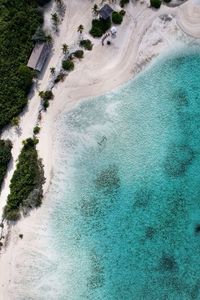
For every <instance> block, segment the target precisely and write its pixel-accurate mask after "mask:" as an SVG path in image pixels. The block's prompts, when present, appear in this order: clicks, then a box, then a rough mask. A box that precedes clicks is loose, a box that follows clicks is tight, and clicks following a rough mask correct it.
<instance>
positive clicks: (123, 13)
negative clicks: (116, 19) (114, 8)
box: [119, 9, 126, 17]
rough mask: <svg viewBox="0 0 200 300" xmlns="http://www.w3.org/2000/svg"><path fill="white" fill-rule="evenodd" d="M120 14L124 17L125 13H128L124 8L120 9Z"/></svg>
mask: <svg viewBox="0 0 200 300" xmlns="http://www.w3.org/2000/svg"><path fill="white" fill-rule="evenodd" d="M119 13H120V15H122V16H123V17H124V16H125V14H126V11H125V10H124V9H122V10H120V12H119Z"/></svg>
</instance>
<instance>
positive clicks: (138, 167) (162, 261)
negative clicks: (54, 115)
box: [35, 49, 200, 300]
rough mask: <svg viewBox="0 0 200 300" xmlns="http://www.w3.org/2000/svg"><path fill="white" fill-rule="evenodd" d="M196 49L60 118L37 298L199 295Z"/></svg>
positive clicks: (199, 86) (199, 79)
mask: <svg viewBox="0 0 200 300" xmlns="http://www.w3.org/2000/svg"><path fill="white" fill-rule="evenodd" d="M198 51H199V49H198ZM198 51H195V50H194V51H190V53H189V52H188V51H184V52H181V53H179V54H177V55H175V56H173V57H172V56H171V57H170V58H169V57H163V58H162V59H159V61H158V62H157V63H154V64H153V65H152V66H151V67H150V68H148V69H147V70H146V71H145V72H143V73H141V74H140V75H139V76H138V77H137V78H136V79H135V80H132V81H130V82H129V83H128V84H126V85H125V86H124V87H122V88H120V89H118V90H117V91H115V92H113V93H109V94H107V95H106V96H102V97H98V98H95V99H92V100H91V101H87V102H83V103H82V104H81V105H80V106H78V107H77V108H76V109H75V110H73V111H71V112H69V113H63V115H62V116H60V117H59V120H58V121H57V124H56V138H55V156H56V168H55V170H54V177H53V181H52V186H51V188H50V192H49V197H50V198H51V199H52V200H53V202H54V205H55V207H54V211H53V213H52V215H51V216H50V224H49V228H48V232H49V236H50V237H51V238H49V248H50V249H51V247H52V248H53V251H54V254H55V256H54V262H53V264H49V265H48V267H46V271H45V272H46V274H45V278H44V281H45V286H44V285H43V286H41V288H40V296H38V299H46V298H44V297H47V296H48V298H49V299H59V300H64V299H69V300H79V299H93V300H97V299H106V300H122V299H124V300H126V299H127V300H129V299H130V300H131V299H134V300H137V299H138V300H139V299H147V300H150V299H177V300H178V299H181V300H184V299H200V263H199V259H200V226H198V225H199V224H200V55H199V54H198ZM41 271H42V263H41ZM44 295H45V296H44ZM36 298H37V297H35V299H36Z"/></svg>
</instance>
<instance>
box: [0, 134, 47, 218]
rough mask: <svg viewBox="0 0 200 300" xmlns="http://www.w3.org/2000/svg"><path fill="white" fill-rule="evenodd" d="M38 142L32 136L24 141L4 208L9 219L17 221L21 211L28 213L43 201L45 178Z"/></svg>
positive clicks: (5, 216) (5, 215)
mask: <svg viewBox="0 0 200 300" xmlns="http://www.w3.org/2000/svg"><path fill="white" fill-rule="evenodd" d="M36 144H37V140H35V139H32V138H28V139H27V140H25V141H24V146H23V148H22V151H21V153H20V155H19V158H18V163H17V167H16V170H15V172H14V174H13V177H12V179H11V183H10V194H9V196H8V199H7V204H6V206H5V208H4V218H5V219H6V220H8V221H17V220H18V219H19V218H20V216H21V212H23V213H24V214H26V213H27V212H28V210H30V209H32V208H35V207H39V206H40V205H41V203H42V197H43V189H42V185H43V183H44V181H45V179H44V172H43V166H42V162H41V160H40V159H39V158H38V154H37V150H36Z"/></svg>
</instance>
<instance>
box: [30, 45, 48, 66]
mask: <svg viewBox="0 0 200 300" xmlns="http://www.w3.org/2000/svg"><path fill="white" fill-rule="evenodd" d="M49 52H50V47H49V45H48V44H47V43H37V44H36V45H35V47H34V48H33V51H32V53H31V56H30V58H29V60H28V64H27V66H28V67H29V68H32V69H34V70H37V71H41V70H42V68H43V66H44V63H45V61H46V59H47V56H48V55H49Z"/></svg>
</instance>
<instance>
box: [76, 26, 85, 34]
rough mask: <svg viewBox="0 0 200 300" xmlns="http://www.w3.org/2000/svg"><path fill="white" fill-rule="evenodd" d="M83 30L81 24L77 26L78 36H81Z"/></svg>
mask: <svg viewBox="0 0 200 300" xmlns="http://www.w3.org/2000/svg"><path fill="white" fill-rule="evenodd" d="M83 30H84V27H83V25H82V24H81V25H79V26H78V29H77V31H78V32H80V34H82V33H83Z"/></svg>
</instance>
